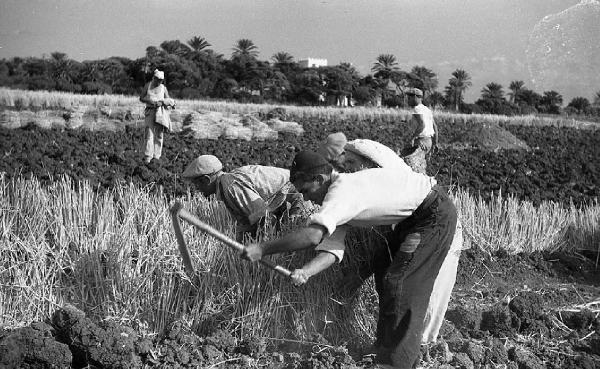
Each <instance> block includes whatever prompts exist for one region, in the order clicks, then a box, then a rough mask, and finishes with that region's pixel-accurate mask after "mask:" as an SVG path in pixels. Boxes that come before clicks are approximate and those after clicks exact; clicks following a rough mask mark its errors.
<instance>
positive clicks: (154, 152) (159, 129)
mask: <svg viewBox="0 0 600 369" xmlns="http://www.w3.org/2000/svg"><path fill="white" fill-rule="evenodd" d="M163 137H164V128H163V126H161V125H160V124H157V123H154V122H151V123H146V147H145V150H144V156H145V158H146V162H149V161H150V160H152V159H153V158H154V159H160V156H161V155H162V147H163Z"/></svg>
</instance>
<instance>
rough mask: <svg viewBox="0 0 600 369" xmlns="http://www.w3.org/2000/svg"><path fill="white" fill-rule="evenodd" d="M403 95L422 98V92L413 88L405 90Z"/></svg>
mask: <svg viewBox="0 0 600 369" xmlns="http://www.w3.org/2000/svg"><path fill="white" fill-rule="evenodd" d="M404 94H406V95H413V96H417V97H423V91H421V90H419V89H418V88H414V87H413V88H408V89H406V91H404Z"/></svg>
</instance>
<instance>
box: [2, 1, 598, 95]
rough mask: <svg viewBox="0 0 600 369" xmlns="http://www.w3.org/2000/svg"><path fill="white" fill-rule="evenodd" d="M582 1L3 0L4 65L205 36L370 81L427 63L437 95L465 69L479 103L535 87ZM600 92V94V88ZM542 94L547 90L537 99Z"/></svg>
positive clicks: (227, 51)
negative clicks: (519, 87)
mask: <svg viewBox="0 0 600 369" xmlns="http://www.w3.org/2000/svg"><path fill="white" fill-rule="evenodd" d="M578 2H579V0H345V1H342V0H237V1H234V0H212V1H208V0H131V1H127V0H103V1H98V0H0V59H2V58H10V57H14V56H20V57H27V56H35V57H42V56H43V55H49V54H50V53H51V52H54V51H60V52H64V53H66V54H67V55H68V56H69V57H70V58H72V59H75V60H79V61H83V60H94V59H102V58H107V57H111V56H124V57H128V58H131V59H135V58H140V57H143V56H144V53H145V49H146V47H148V46H159V45H160V43H161V42H163V41H165V40H180V41H182V42H185V41H187V40H189V39H190V38H192V37H193V36H199V37H204V38H205V39H206V40H207V41H208V42H209V43H210V44H211V45H212V47H211V48H212V49H213V50H215V51H216V52H218V53H221V54H224V55H225V56H226V57H229V56H230V55H231V51H232V47H233V45H234V44H235V43H236V41H237V40H239V39H242V38H247V39H250V40H252V41H253V42H254V44H255V45H257V46H258V48H259V58H260V59H261V60H269V59H270V58H271V56H272V55H273V54H274V53H276V52H279V51H285V52H288V53H290V54H291V55H293V56H294V57H295V59H296V60H299V59H303V58H306V57H314V58H324V59H327V60H328V62H329V64H330V65H335V64H338V63H340V62H349V63H352V64H353V65H354V66H355V67H356V68H357V69H358V71H359V72H361V74H363V75H366V74H368V73H369V72H370V69H371V67H372V65H373V63H374V62H375V59H376V58H377V56H378V55H380V54H393V55H395V56H396V58H397V60H398V61H399V65H400V67H401V68H402V69H405V70H407V69H410V68H412V66H414V65H423V66H426V67H428V68H430V69H432V70H433V71H434V72H436V73H437V74H438V77H439V89H440V90H442V89H443V87H444V86H445V85H446V84H447V81H448V78H449V77H450V73H451V72H452V71H453V70H455V69H456V68H459V67H461V68H463V69H465V70H467V72H469V73H470V74H471V76H472V79H473V86H472V88H470V89H469V91H467V94H466V99H467V101H469V100H474V99H475V98H476V97H477V96H479V94H480V90H481V88H482V87H483V86H484V85H485V84H486V83H489V82H498V83H501V84H503V85H504V86H505V89H506V87H507V86H508V83H509V82H510V81H511V80H516V79H522V80H524V81H525V82H526V86H527V84H528V83H527V82H528V81H529V75H528V72H527V67H526V65H525V63H526V58H525V51H526V49H527V42H528V39H529V35H530V34H531V32H532V30H533V27H534V26H535V25H536V23H538V22H539V21H540V20H541V19H542V18H543V17H544V16H546V15H550V14H554V13H557V12H560V11H563V10H565V9H567V8H569V7H570V6H573V5H575V4H577V3H578ZM598 89H599V90H600V86H599V88H598ZM540 92H541V91H540Z"/></svg>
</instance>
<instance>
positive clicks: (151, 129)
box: [140, 69, 175, 164]
mask: <svg viewBox="0 0 600 369" xmlns="http://www.w3.org/2000/svg"><path fill="white" fill-rule="evenodd" d="M164 82H165V73H164V72H163V71H160V70H158V69H156V70H155V71H154V75H153V76H152V81H150V82H149V83H148V84H147V85H146V86H144V91H143V92H142V94H141V96H140V101H141V102H143V103H145V104H146V109H145V110H144V121H145V124H146V134H145V148H144V161H145V162H146V164H149V163H150V161H152V160H153V159H155V160H159V159H160V157H161V155H162V148H163V140H164V131H165V129H166V128H165V127H164V126H163V125H161V124H159V123H157V122H156V112H157V109H160V108H161V107H163V106H171V107H174V106H175V104H174V103H173V100H172V99H170V98H169V92H168V91H167V87H166V86H165V84H164Z"/></svg>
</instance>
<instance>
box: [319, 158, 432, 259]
mask: <svg viewBox="0 0 600 369" xmlns="http://www.w3.org/2000/svg"><path fill="white" fill-rule="evenodd" d="M436 183H437V182H436V180H435V179H434V178H432V177H428V176H426V175H423V174H420V173H415V172H410V171H399V170H397V169H386V168H376V169H366V170H362V171H359V172H356V173H348V174H345V173H333V174H332V183H331V185H330V186H329V189H328V192H327V194H326V195H325V198H324V200H323V204H322V206H321V208H320V209H319V211H318V212H316V213H315V214H313V215H312V216H311V218H310V219H309V224H318V225H322V226H323V227H325V228H326V229H327V238H326V239H325V240H324V241H323V242H322V243H321V244H320V245H319V246H317V248H316V250H319V251H328V252H330V253H332V254H334V255H335V256H336V257H337V258H338V260H341V259H342V257H343V255H344V249H345V246H344V241H343V240H344V238H345V233H346V229H347V226H356V227H372V226H378V225H392V224H397V223H399V222H401V221H403V220H404V219H406V218H408V217H409V216H411V215H412V213H413V212H414V211H415V210H416V209H417V208H418V207H419V205H421V203H422V202H423V200H425V198H426V197H427V195H428V194H429V192H430V191H431V189H432V188H433V186H435V184H436ZM345 225H347V226H345ZM340 226H344V227H340Z"/></svg>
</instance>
